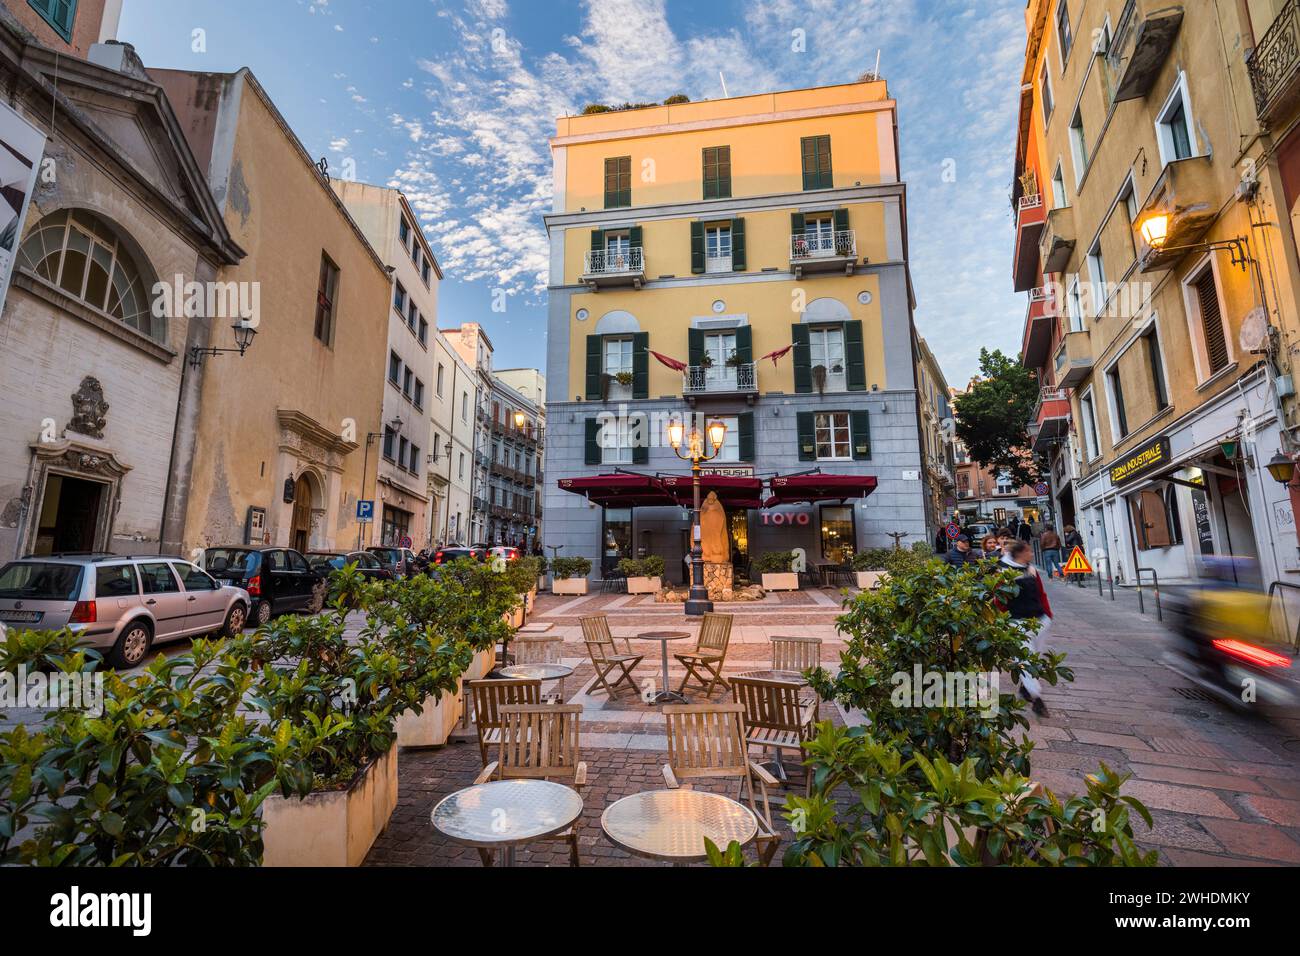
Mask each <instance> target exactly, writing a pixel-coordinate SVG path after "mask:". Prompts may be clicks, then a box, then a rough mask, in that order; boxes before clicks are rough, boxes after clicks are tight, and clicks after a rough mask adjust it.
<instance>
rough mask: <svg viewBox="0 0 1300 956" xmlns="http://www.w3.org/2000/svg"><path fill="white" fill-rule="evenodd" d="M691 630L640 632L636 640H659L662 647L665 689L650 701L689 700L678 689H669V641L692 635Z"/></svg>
mask: <svg viewBox="0 0 1300 956" xmlns="http://www.w3.org/2000/svg"><path fill="white" fill-rule="evenodd" d="M690 636H691V634H690V631H646V632H645V633H644V634H638V635H637V636H636V637H635V638H634V640H638V641H658V642H659V647H660V660H661V661H662V662H663V675H664V676H663V685H664V686H663V690H661V691H660V692H659V693H658V694H656V695H655V696H654V699H653V700H651V701H650V703H651V704H672V703H678V704H685V703H687V700H686V698H685V697H683V696H682V695H681V694H679V693H677V692H676V691H672V690H669V689H668V642H669V641H682V640H685V639H686V638H688V637H690Z"/></svg>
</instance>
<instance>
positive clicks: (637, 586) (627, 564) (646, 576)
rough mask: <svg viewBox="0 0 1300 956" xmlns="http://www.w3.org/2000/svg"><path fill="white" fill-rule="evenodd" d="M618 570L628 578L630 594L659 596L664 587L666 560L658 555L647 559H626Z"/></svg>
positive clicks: (619, 565) (621, 562)
mask: <svg viewBox="0 0 1300 956" xmlns="http://www.w3.org/2000/svg"><path fill="white" fill-rule="evenodd" d="M618 569H619V571H621V572H622V573H623V574H624V575H626V576H627V593H628V594H657V593H658V592H660V591H662V590H663V586H664V583H663V582H664V559H663V558H662V557H660V556H659V555H657V554H652V555H650V556H649V557H646V558H640V559H636V558H624V559H623V560H622V561H620V562H619V563H618Z"/></svg>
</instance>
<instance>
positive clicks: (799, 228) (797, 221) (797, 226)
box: [790, 212, 805, 236]
mask: <svg viewBox="0 0 1300 956" xmlns="http://www.w3.org/2000/svg"><path fill="white" fill-rule="evenodd" d="M804 226H805V223H804V215H803V213H801V212H792V213H790V235H792V236H802V235H803V231H804Z"/></svg>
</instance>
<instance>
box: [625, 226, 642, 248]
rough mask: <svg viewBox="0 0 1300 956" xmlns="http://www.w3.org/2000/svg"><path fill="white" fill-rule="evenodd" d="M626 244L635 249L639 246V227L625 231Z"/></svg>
mask: <svg viewBox="0 0 1300 956" xmlns="http://www.w3.org/2000/svg"><path fill="white" fill-rule="evenodd" d="M627 244H628V245H629V246H632V247H633V248H636V247H638V246H640V245H641V227H640V226H633V227H632V228H631V229H629V230H628V231H627Z"/></svg>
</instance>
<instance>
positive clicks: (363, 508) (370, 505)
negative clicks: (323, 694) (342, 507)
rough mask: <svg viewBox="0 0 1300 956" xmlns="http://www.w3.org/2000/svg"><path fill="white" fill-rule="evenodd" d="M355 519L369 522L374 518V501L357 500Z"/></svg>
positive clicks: (363, 522) (364, 522) (365, 522)
mask: <svg viewBox="0 0 1300 956" xmlns="http://www.w3.org/2000/svg"><path fill="white" fill-rule="evenodd" d="M357 520H358V521H360V522H361V523H362V524H369V523H370V522H372V521H374V520H375V503H374V502H373V501H358V502H357Z"/></svg>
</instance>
